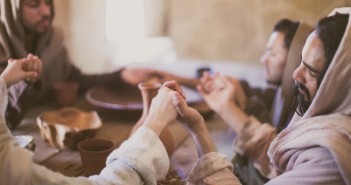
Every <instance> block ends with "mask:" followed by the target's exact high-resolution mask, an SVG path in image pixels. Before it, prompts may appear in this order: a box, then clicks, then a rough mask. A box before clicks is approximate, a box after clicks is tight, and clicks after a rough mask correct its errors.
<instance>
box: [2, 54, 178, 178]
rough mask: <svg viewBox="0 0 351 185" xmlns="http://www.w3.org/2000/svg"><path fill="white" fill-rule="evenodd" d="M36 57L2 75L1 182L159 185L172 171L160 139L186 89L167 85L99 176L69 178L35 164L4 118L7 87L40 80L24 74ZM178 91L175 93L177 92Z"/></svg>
mask: <svg viewBox="0 0 351 185" xmlns="http://www.w3.org/2000/svg"><path fill="white" fill-rule="evenodd" d="M34 60H35V59H34V58H29V59H26V60H9V63H8V65H7V67H6V69H5V70H4V72H3V73H2V74H1V76H0V92H1V94H0V95H1V96H0V111H1V112H0V179H1V184H21V185H26V184H28V185H30V184H48V185H55V184H57V185H61V184H84V185H90V184H91V185H93V184H94V185H96V184H101V185H110V184H111V185H112V184H116V185H126V184H156V181H157V180H160V179H163V178H164V177H165V175H166V173H167V171H168V169H169V159H168V155H167V152H166V150H165V148H164V146H163V145H162V142H161V141H160V140H159V139H158V136H159V135H160V133H161V131H162V130H163V129H164V128H165V127H166V126H167V125H168V124H169V123H170V122H172V121H173V120H175V119H176V117H177V115H178V113H177V111H176V109H175V108H174V105H173V103H172V102H173V99H172V96H174V95H173V94H174V93H175V92H176V91H177V93H178V95H179V96H181V97H184V94H183V93H182V90H181V89H180V88H179V86H178V85H177V84H176V83H175V82H174V81H173V82H166V83H164V84H163V86H162V87H161V88H160V90H159V95H158V96H157V97H156V98H155V100H154V101H153V103H152V105H151V108H150V114H149V115H148V117H147V119H146V120H145V122H144V125H143V126H142V127H140V128H139V129H138V130H137V131H136V133H135V134H133V136H131V137H130V138H129V139H128V140H127V141H125V142H124V143H123V144H122V145H121V146H120V147H119V148H118V149H117V150H115V151H113V152H112V153H111V154H110V155H109V157H108V159H107V162H106V164H107V166H106V167H105V168H104V169H103V170H102V172H101V173H100V174H99V175H94V176H91V177H88V178H87V177H77V178H72V177H66V176H63V175H62V174H60V173H56V172H53V171H51V170H49V169H47V168H45V167H43V166H40V165H37V164H34V163H33V162H32V153H31V152H30V151H28V150H26V149H23V148H20V147H19V146H18V145H17V144H16V143H15V142H14V140H13V138H12V136H11V134H10V132H9V130H8V128H7V126H6V124H5V119H4V113H5V109H6V104H7V92H6V91H7V87H11V85H13V84H16V83H17V82H18V81H21V80H23V79H25V78H36V77H37V76H38V73H37V72H36V71H35V70H29V71H24V70H23V68H26V69H27V68H28V64H34V63H35V61H34ZM173 90H175V91H173Z"/></svg>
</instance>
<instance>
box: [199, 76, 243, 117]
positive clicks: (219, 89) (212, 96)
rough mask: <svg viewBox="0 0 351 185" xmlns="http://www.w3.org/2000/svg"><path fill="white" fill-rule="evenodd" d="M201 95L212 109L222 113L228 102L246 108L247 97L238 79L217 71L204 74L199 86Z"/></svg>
mask: <svg viewBox="0 0 351 185" xmlns="http://www.w3.org/2000/svg"><path fill="white" fill-rule="evenodd" d="M197 89H198V91H199V92H200V94H201V96H202V97H203V98H204V99H205V101H206V103H207V104H208V105H209V106H210V108H211V109H212V110H214V111H215V112H217V113H220V112H221V111H222V109H224V108H226V106H227V105H228V104H233V103H234V104H235V105H236V106H238V107H239V108H240V109H245V107H246V102H247V98H246V95H245V93H244V91H243V89H242V87H241V85H240V83H239V81H238V80H236V79H234V78H230V77H226V76H224V75H222V74H219V73H216V74H215V75H214V76H211V75H210V74H209V73H208V72H205V73H204V74H203V77H202V78H201V84H200V85H198V86H197Z"/></svg>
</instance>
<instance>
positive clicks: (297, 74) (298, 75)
mask: <svg viewBox="0 0 351 185" xmlns="http://www.w3.org/2000/svg"><path fill="white" fill-rule="evenodd" d="M303 71H304V69H303V65H300V66H299V67H297V68H296V69H295V71H294V73H293V75H292V77H293V79H294V80H295V81H298V82H300V83H302V84H304V83H305V78H304V76H303Z"/></svg>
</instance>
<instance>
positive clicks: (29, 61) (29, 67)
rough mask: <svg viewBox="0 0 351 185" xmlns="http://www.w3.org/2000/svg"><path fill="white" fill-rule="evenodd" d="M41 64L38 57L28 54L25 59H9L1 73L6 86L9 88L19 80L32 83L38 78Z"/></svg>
mask: <svg viewBox="0 0 351 185" xmlns="http://www.w3.org/2000/svg"><path fill="white" fill-rule="evenodd" d="M41 70H42V62H41V60H40V59H39V57H37V56H34V55H32V54H28V55H27V57H26V58H22V59H9V60H8V65H7V67H6V69H5V70H4V71H3V72H2V73H1V76H2V77H3V78H4V80H5V82H6V85H7V86H10V85H12V84H15V83H17V82H19V81H21V80H24V79H25V80H26V81H27V82H29V83H34V82H35V81H37V80H38V79H39V78H40V74H41Z"/></svg>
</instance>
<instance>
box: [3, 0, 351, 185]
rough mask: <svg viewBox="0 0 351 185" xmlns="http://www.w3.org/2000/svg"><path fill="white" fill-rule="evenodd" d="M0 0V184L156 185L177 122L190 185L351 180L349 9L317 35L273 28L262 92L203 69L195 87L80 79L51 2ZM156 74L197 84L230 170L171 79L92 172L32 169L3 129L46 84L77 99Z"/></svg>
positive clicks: (299, 27) (144, 72)
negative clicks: (190, 154)
mask: <svg viewBox="0 0 351 185" xmlns="http://www.w3.org/2000/svg"><path fill="white" fill-rule="evenodd" d="M0 2H1V4H0V17H1V25H0V27H1V30H0V34H1V38H0V44H1V46H0V65H1V67H2V68H3V72H2V73H1V77H0V92H1V95H0V97H1V98H0V100H1V106H2V107H1V111H2V112H1V120H0V164H1V166H0V168H1V172H0V179H2V181H3V182H4V183H5V184H62V183H66V184H78V183H79V184H155V183H156V181H157V180H158V179H161V178H163V177H164V176H165V173H166V172H167V170H168V167H169V159H168V155H167V152H166V150H165V148H164V146H163V144H162V142H161V141H160V140H159V135H160V133H161V132H162V130H163V129H164V128H165V127H166V126H167V125H168V124H169V123H170V122H172V121H173V120H175V119H177V118H180V119H181V121H182V123H183V125H184V126H185V127H187V128H188V129H187V130H188V131H189V133H190V135H191V136H192V138H193V140H194V142H195V144H196V147H197V149H198V154H199V157H200V158H199V160H198V161H197V163H196V164H194V167H193V169H192V170H191V171H190V172H189V175H188V179H187V182H188V183H189V184H240V183H242V184H263V183H267V184H351V178H350V177H351V166H350V165H349V164H348V161H350V157H349V156H350V155H348V154H349V153H350V150H351V149H350V148H351V147H350V145H351V140H350V138H351V137H350V136H351V125H350V124H351V117H350V116H351V92H350V87H351V80H350V79H349V77H350V76H351V66H350V60H351V57H350V56H351V54H350V51H351V50H350V47H351V37H350V33H351V21H350V19H349V14H350V13H351V9H350V8H343V9H338V10H337V11H334V12H332V14H331V15H330V16H328V17H325V18H322V19H321V20H320V21H319V22H318V24H317V25H316V27H315V28H314V29H313V28H312V27H310V26H308V25H306V24H305V23H303V22H293V21H290V20H287V19H283V20H281V21H279V22H278V23H277V24H276V26H275V27H274V30H273V33H272V34H271V36H270V38H269V41H268V42H267V46H266V51H265V53H264V55H263V56H262V57H261V63H262V64H263V65H264V66H265V74H266V79H267V81H268V82H269V83H272V84H275V85H276V86H277V87H276V88H275V89H273V90H272V89H270V90H268V91H267V90H266V91H260V90H257V89H253V88H250V87H249V86H248V84H247V83H246V82H243V81H239V80H237V79H235V78H232V77H227V76H224V75H221V74H215V75H210V74H208V73H205V74H204V75H203V77H202V78H201V80H200V81H198V80H197V79H185V78H181V77H177V76H174V75H171V74H168V73H165V72H162V71H157V70H153V69H144V68H124V69H122V70H119V71H116V72H112V73H109V74H103V75H84V74H82V73H81V72H80V71H79V69H78V68H76V67H75V66H74V65H73V63H72V62H71V60H70V58H69V55H68V52H67V49H66V47H65V46H64V44H63V35H62V33H61V31H60V30H59V29H57V28H55V27H54V26H52V21H53V18H54V4H53V0H1V1H0ZM153 77H159V78H161V80H162V81H168V80H175V81H177V82H178V83H180V84H185V85H190V86H193V85H194V84H195V83H197V82H198V85H197V89H198V91H199V93H200V94H201V95H202V96H203V98H204V100H205V101H206V102H207V104H208V105H209V106H210V108H211V109H212V110H214V111H215V112H216V113H217V114H218V115H219V116H220V117H221V118H222V119H223V120H224V121H225V122H226V123H227V124H228V125H229V126H230V127H231V128H232V129H233V130H234V132H236V133H237V137H236V139H235V141H234V150H235V152H236V153H237V156H236V157H235V159H234V160H233V163H234V173H233V164H232V163H231V162H229V161H228V160H227V159H226V158H225V156H224V155H223V154H220V153H218V152H217V149H216V146H215V145H214V144H213V141H212V140H211V137H210V136H209V134H208V131H207V128H206V125H205V124H204V120H203V118H202V117H201V115H200V114H199V113H198V112H197V111H195V110H194V109H192V108H190V107H188V106H187V104H186V103H185V100H184V99H185V96H184V93H183V91H182V89H181V88H180V87H179V85H178V83H177V82H175V81H168V82H165V83H164V84H163V86H162V87H161V88H160V90H159V93H158V95H157V96H156V97H155V98H154V100H153V102H152V104H151V107H150V114H149V115H148V117H147V118H146V120H145V122H144V124H143V126H142V127H140V128H139V129H138V130H137V131H136V132H135V133H134V134H133V135H132V136H131V137H130V138H129V139H128V140H127V141H125V142H124V144H122V145H121V147H120V148H119V149H117V150H115V151H114V152H112V154H111V155H110V156H109V158H108V160H107V162H106V163H107V166H106V168H105V169H104V170H103V171H102V172H101V174H100V175H97V176H91V177H89V178H85V177H78V178H69V177H65V176H63V175H61V174H59V173H55V172H52V171H50V170H48V169H46V168H44V167H41V166H40V165H36V164H33V162H32V161H31V154H30V153H29V152H28V151H25V150H23V149H20V148H18V147H17V146H16V145H15V144H14V142H13V141H12V139H11V136H10V133H9V131H8V127H9V128H11V129H15V128H16V126H17V125H18V124H19V123H20V121H21V119H22V117H23V115H24V113H25V111H26V110H27V109H29V108H30V107H31V106H33V104H35V103H40V102H46V101H47V100H48V99H50V97H51V96H52V93H51V85H52V84H53V83H54V82H58V81H65V80H75V81H78V82H79V83H80V91H81V92H84V91H85V90H87V89H88V88H90V87H92V86H95V85H104V86H107V87H110V88H111V87H112V88H120V87H121V86H124V85H136V84H138V83H139V82H142V81H143V80H145V79H148V78H153ZM294 86H295V87H294ZM257 151H259V152H257ZM140 159H142V160H140ZM19 164H21V166H19Z"/></svg>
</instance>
